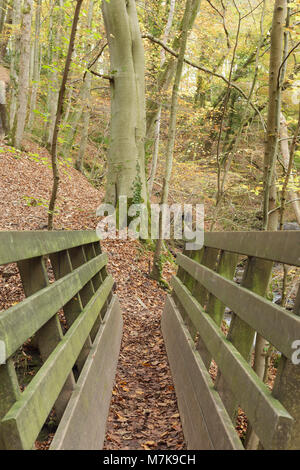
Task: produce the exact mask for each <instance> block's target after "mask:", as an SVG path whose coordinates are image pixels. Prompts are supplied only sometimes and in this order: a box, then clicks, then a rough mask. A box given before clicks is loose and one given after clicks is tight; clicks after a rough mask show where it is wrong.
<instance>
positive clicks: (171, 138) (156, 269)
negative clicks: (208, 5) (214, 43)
mask: <svg viewBox="0 0 300 470" xmlns="http://www.w3.org/2000/svg"><path fill="white" fill-rule="evenodd" d="M192 5H193V2H192V0H186V7H185V13H184V21H183V24H182V35H181V41H180V49H179V55H178V59H177V65H176V72H175V78H174V84H173V90H172V98H171V110H170V120H169V132H168V144H167V155H166V169H165V178H164V185H163V190H162V197H161V203H162V204H167V203H168V196H169V185H170V178H171V173H172V166H173V152H174V143H175V135H176V119H177V108H178V94H179V86H180V80H181V76H182V70H183V63H184V54H185V50H186V45H187V39H188V32H189V25H190V19H191V15H192V11H193V10H192ZM162 245H163V224H162V213H161V212H160V214H159V238H158V239H157V242H156V246H155V252H154V257H153V266H152V271H151V276H152V277H153V278H154V279H156V280H157V281H160V280H161V263H160V255H161V249H162Z"/></svg>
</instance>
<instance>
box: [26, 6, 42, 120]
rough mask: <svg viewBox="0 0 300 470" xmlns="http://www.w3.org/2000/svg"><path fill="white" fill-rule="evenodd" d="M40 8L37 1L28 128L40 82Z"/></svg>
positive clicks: (32, 118)
mask: <svg viewBox="0 0 300 470" xmlns="http://www.w3.org/2000/svg"><path fill="white" fill-rule="evenodd" d="M41 6H42V0H38V1H37V3H36V7H35V31H34V45H33V64H32V68H33V71H32V80H33V84H32V89H31V97H30V109H29V118H28V127H29V129H31V128H32V126H33V122H34V111H35V108H36V99H37V92H38V88H39V80H40V28H41Z"/></svg>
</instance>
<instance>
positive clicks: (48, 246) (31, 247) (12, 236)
mask: <svg viewBox="0 0 300 470" xmlns="http://www.w3.org/2000/svg"><path fill="white" fill-rule="evenodd" d="M96 241H99V237H98V236H97V234H96V232H95V231H92V230H76V231H67V230H66V231H65V230H59V231H51V232H45V231H26V232H25V231H24V232H15V231H8V232H1V231H0V264H7V263H13V262H17V261H21V260H24V259H28V258H34V257H36V256H43V255H48V254H50V253H55V252H57V251H62V250H66V249H68V248H72V247H75V246H79V245H85V244H87V243H93V242H96Z"/></svg>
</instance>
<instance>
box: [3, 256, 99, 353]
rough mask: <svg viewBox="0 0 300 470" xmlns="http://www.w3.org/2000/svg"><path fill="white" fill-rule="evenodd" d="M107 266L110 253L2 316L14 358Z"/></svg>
mask: <svg viewBox="0 0 300 470" xmlns="http://www.w3.org/2000/svg"><path fill="white" fill-rule="evenodd" d="M106 263H107V256H106V254H103V255H100V256H98V257H97V258H94V259H93V260H91V261H89V262H88V263H86V264H85V265H83V266H81V267H79V268H78V269H76V270H75V271H73V272H72V273H71V274H68V275H67V276H65V277H64V278H62V279H60V280H58V281H56V282H55V283H53V284H51V285H50V286H49V287H46V288H44V289H42V290H41V291H39V292H37V293H36V294H33V295H31V296H30V297H28V298H27V299H25V300H24V301H22V302H20V303H19V304H18V305H14V306H13V307H11V308H10V309H8V310H6V311H5V312H3V313H2V314H1V315H0V339H1V340H2V341H4V342H5V344H6V352H7V356H8V357H9V356H11V355H12V354H13V353H14V352H15V351H16V350H17V349H18V347H20V346H21V345H22V344H23V343H24V342H25V341H27V339H28V338H30V337H31V336H32V335H33V334H34V333H35V332H36V331H38V330H39V329H40V328H41V327H42V326H43V325H44V324H45V323H46V322H47V321H48V320H50V318H51V317H52V316H54V315H55V313H56V312H57V311H58V310H59V309H60V308H61V307H62V306H63V305H64V304H65V303H66V302H68V301H69V300H70V299H71V298H72V297H74V295H75V294H76V293H77V292H78V291H79V290H80V289H81V288H82V286H84V285H85V284H86V283H87V282H88V280H89V279H91V278H92V277H93V276H94V275H95V273H96V272H98V271H99V269H101V268H102V267H103V266H104V265H105V264H106Z"/></svg>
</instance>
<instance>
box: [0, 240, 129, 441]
mask: <svg viewBox="0 0 300 470" xmlns="http://www.w3.org/2000/svg"><path fill="white" fill-rule="evenodd" d="M12 262H17V266H18V271H19V274H20V277H21V280H22V284H23V288H24V293H25V296H26V298H25V300H23V301H22V302H20V303H18V304H16V305H13V306H12V307H10V308H9V309H7V310H5V311H3V312H1V313H0V340H1V341H2V345H3V344H4V345H5V352H6V361H5V363H4V364H2V365H0V448H2V449H31V448H33V447H34V445H35V441H36V439H37V438H38V436H39V433H40V431H41V430H42V428H43V426H44V423H45V422H46V420H47V418H48V416H49V414H50V413H54V414H55V416H56V420H57V423H58V427H57V430H56V432H55V435H54V439H53V441H52V444H51V448H52V449H80V448H81V449H101V448H102V445H103V440H104V435H105V426H106V419H107V414H108V409H109V403H110V399H111V392H112V386H113V381H114V376H115V370H116V364H117V359H118V354H119V348H120V342H121V334H122V317H121V313H120V308H119V303H118V299H117V297H116V296H115V295H113V293H112V288H113V283H114V282H113V279H112V277H111V276H110V275H108V274H107V271H106V264H107V255H106V254H103V253H101V248H100V244H99V240H98V237H97V236H96V233H95V232H92V231H84V232H81V231H75V232H71V231H61V232H1V233H0V265H4V264H8V263H12ZM47 268H48V269H47ZM51 270H52V272H53V276H54V279H53V277H52V276H50V277H51V279H49V272H51ZM28 340H29V341H30V342H31V345H33V346H34V347H36V348H37V349H38V351H39V354H40V357H41V362H42V363H41V366H40V368H39V369H38V371H37V372H36V374H35V375H34V377H33V378H32V380H31V381H30V382H29V384H28V385H27V386H26V387H25V389H24V390H23V391H21V390H20V384H19V378H18V375H17V373H16V364H15V362H16V353H17V352H18V351H19V349H20V348H21V347H22V345H24V343H26V342H28Z"/></svg>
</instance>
